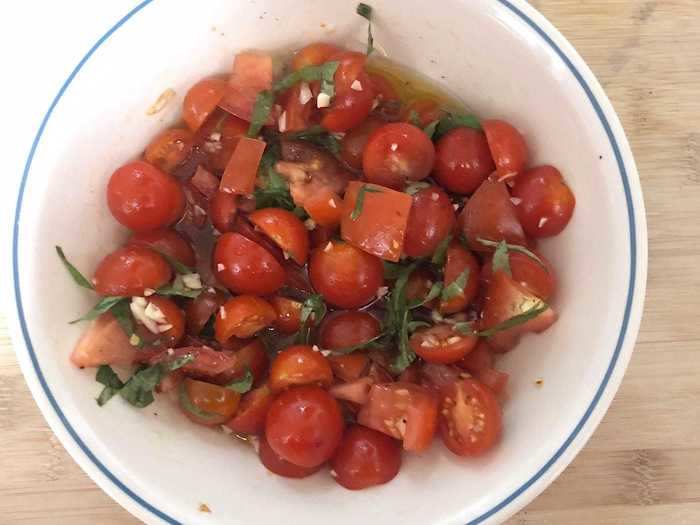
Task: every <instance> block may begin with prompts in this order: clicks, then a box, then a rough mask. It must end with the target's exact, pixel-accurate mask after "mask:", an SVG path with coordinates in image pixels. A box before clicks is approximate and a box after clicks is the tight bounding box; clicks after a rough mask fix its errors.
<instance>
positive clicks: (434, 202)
mask: <svg viewBox="0 0 700 525" xmlns="http://www.w3.org/2000/svg"><path fill="white" fill-rule="evenodd" d="M456 222H457V220H456V217H455V212H454V208H452V201H451V200H450V197H449V196H448V195H447V193H445V192H444V191H443V190H442V189H441V188H439V187H438V186H430V187H428V188H423V189H421V190H419V191H417V192H416V193H414V194H413V205H412V206H411V212H410V213H409V215H408V226H407V227H406V238H405V240H404V246H403V251H404V253H405V254H406V255H408V256H409V257H425V256H427V255H431V254H432V253H433V252H434V251H435V249H436V248H437V247H438V246H439V245H440V243H441V242H442V241H443V240H444V239H445V237H447V235H448V234H449V233H451V232H452V230H453V229H454V226H455V223H456Z"/></svg>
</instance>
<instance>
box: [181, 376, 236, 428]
mask: <svg viewBox="0 0 700 525" xmlns="http://www.w3.org/2000/svg"><path fill="white" fill-rule="evenodd" d="M180 388H181V391H180V406H181V407H182V409H183V412H184V413H185V415H186V416H187V417H188V418H189V419H190V420H191V421H193V422H195V423H198V424H200V425H206V426H214V425H221V424H222V423H224V422H225V421H227V420H228V419H229V418H230V417H231V416H232V415H233V414H234V413H235V412H236V409H237V408H238V403H239V401H240V399H241V395H240V394H239V393H238V392H234V391H233V390H231V389H229V388H224V387H221V386H218V385H212V384H211V383H205V382H204V381H197V380H195V379H189V378H188V379H185V382H184V383H183V384H182V385H181V387H180Z"/></svg>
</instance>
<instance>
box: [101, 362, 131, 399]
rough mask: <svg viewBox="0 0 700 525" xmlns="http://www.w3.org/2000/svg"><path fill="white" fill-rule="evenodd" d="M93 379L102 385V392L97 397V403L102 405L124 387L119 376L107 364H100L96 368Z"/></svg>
mask: <svg viewBox="0 0 700 525" xmlns="http://www.w3.org/2000/svg"><path fill="white" fill-rule="evenodd" d="M95 381H97V382H98V383H100V384H102V385H104V388H103V389H102V392H100V395H99V396H98V397H97V404H98V405H99V406H103V405H104V404H105V403H107V401H109V400H110V399H112V397H114V395H115V394H118V393H119V391H120V390H121V389H122V388H123V387H124V383H122V380H121V379H119V376H118V375H117V374H116V373H115V372H114V370H112V367H110V366H109V365H102V366H101V367H99V368H98V369H97V375H96V376H95Z"/></svg>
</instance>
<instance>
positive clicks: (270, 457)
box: [258, 436, 321, 479]
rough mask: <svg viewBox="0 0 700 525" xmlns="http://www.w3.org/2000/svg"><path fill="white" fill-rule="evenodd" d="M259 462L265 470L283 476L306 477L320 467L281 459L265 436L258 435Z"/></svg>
mask: <svg viewBox="0 0 700 525" xmlns="http://www.w3.org/2000/svg"><path fill="white" fill-rule="evenodd" d="M258 454H259V456H260V462H261V463H262V464H263V465H264V466H265V468H266V469H267V470H269V471H270V472H272V473H273V474H277V475H278V476H282V477H284V478H293V479H302V478H308V477H309V476H311V475H312V474H315V473H316V472H318V471H319V470H320V469H321V465H317V466H315V467H311V468H309V467H300V466H299V465H295V464H294V463H290V462H289V461H287V460H285V459H283V458H282V457H281V456H279V455H278V454H277V452H275V451H274V450H272V447H271V446H270V444H269V443H268V442H267V439H265V436H260V450H259V451H258Z"/></svg>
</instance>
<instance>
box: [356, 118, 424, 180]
mask: <svg viewBox="0 0 700 525" xmlns="http://www.w3.org/2000/svg"><path fill="white" fill-rule="evenodd" d="M434 160H435V147H434V146H433V143H432V141H431V140H430V139H429V138H428V135H426V134H425V133H424V132H423V130H422V129H420V128H417V127H416V126H414V125H412V124H408V123H406V122H393V123H390V124H385V125H384V126H382V127H381V128H379V129H377V130H376V131H375V132H374V133H372V135H370V137H369V140H368V141H367V146H366V147H365V151H364V153H363V154H362V169H363V172H364V175H365V178H366V179H367V180H368V181H369V182H373V183H375V184H381V185H382V186H388V187H390V188H395V189H401V188H402V187H403V185H404V184H406V182H407V181H408V182H410V181H417V180H422V179H424V178H426V177H427V176H428V175H430V171H431V170H432V169H433V161H434Z"/></svg>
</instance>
